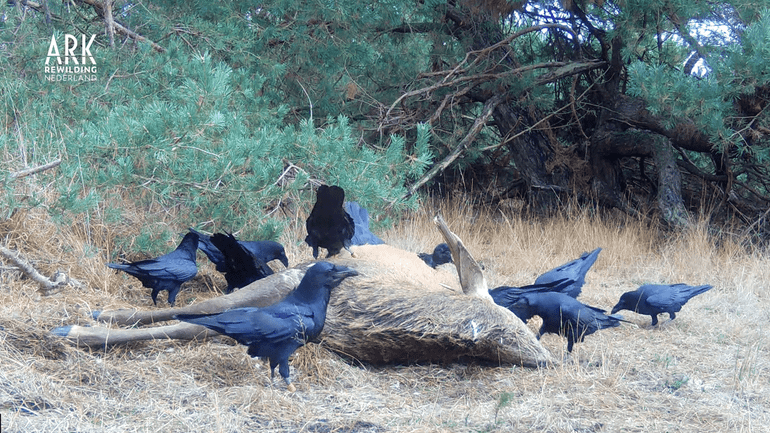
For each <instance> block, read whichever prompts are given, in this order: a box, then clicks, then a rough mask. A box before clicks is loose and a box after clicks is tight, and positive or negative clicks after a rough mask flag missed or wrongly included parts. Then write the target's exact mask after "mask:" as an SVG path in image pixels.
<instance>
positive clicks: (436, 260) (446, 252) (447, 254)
mask: <svg viewBox="0 0 770 433" xmlns="http://www.w3.org/2000/svg"><path fill="white" fill-rule="evenodd" d="M417 255H418V256H419V257H420V258H421V259H422V261H423V262H425V263H426V264H427V265H428V266H430V267H431V268H434V269H435V268H436V266H440V265H443V264H444V263H452V251H451V250H450V249H449V245H447V244H438V245H436V248H434V249H433V254H428V253H419V254H417Z"/></svg>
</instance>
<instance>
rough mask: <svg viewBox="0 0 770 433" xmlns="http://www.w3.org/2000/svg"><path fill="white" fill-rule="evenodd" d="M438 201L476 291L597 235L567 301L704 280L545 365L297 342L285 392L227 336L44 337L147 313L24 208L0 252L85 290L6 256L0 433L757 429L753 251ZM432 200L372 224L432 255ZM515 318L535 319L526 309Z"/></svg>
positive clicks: (550, 340)
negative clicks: (392, 222)
mask: <svg viewBox="0 0 770 433" xmlns="http://www.w3.org/2000/svg"><path fill="white" fill-rule="evenodd" d="M442 206H444V215H445V219H446V220H447V222H448V224H449V226H450V228H451V229H452V230H453V231H454V232H455V233H457V234H458V235H459V236H460V237H461V238H462V239H463V240H464V242H465V244H466V246H467V247H468V249H469V250H470V251H471V253H472V254H474V257H476V259H477V260H478V261H479V262H480V263H481V264H482V265H483V266H484V267H485V274H486V276H487V280H488V282H489V284H490V287H495V286H497V285H503V284H506V285H514V284H515V285H523V284H527V283H531V282H532V281H534V279H535V278H536V276H537V275H539V274H540V273H542V272H544V271H546V270H548V269H550V268H551V267H553V266H556V265H558V264H561V263H564V262H566V261H568V260H571V259H573V258H575V257H577V256H579V255H580V253H582V252H583V251H590V250H592V249H594V248H596V247H598V246H601V247H602V248H603V251H602V253H601V254H600V256H599V259H598V260H597V262H596V264H595V265H594V267H593V269H592V270H591V271H590V272H589V273H588V275H587V277H586V281H587V283H586V285H585V286H584V288H583V294H582V295H581V296H580V298H579V299H580V300H581V301H583V302H585V303H588V304H591V305H594V306H598V307H602V308H606V309H609V308H611V307H612V306H613V305H614V304H615V302H617V300H618V298H619V297H620V295H621V294H622V293H623V292H625V291H628V290H633V289H635V288H636V287H638V286H639V285H641V284H644V283H653V282H655V283H659V282H660V283H678V282H684V283H688V284H712V285H714V289H712V290H711V291H709V292H707V293H705V294H703V295H700V296H698V297H696V298H694V299H693V300H692V301H690V303H688V304H687V305H686V306H685V307H684V308H683V310H682V312H681V313H680V314H678V315H677V318H676V320H674V321H672V322H669V321H668V320H667V318H665V317H663V318H662V319H663V320H662V322H663V324H662V325H661V326H660V327H658V328H655V329H648V326H649V323H650V318H649V316H641V315H637V314H634V313H632V312H628V311H624V312H622V314H623V315H624V317H625V318H626V319H627V320H629V321H631V322H632V323H630V324H629V323H625V324H623V325H622V326H620V327H618V328H613V329H609V330H603V331H599V332H597V333H596V334H593V335H591V336H588V337H587V338H586V341H585V342H584V343H582V344H578V345H576V349H575V351H574V352H573V353H572V354H571V355H568V354H567V353H566V343H565V341H564V339H562V338H560V337H558V336H554V335H547V336H545V337H543V339H542V343H543V345H544V346H545V347H546V348H547V349H548V350H550V351H551V352H552V353H553V354H554V356H555V357H556V358H557V359H559V360H562V362H560V363H559V364H558V365H555V366H552V367H548V368H538V369H532V368H523V367H519V366H512V365H502V366H499V365H481V364H477V363H460V362H458V363H452V364H448V365H387V366H372V365H361V364H360V363H356V362H355V361H351V360H350V359H347V358H345V357H341V356H340V355H338V354H334V353H331V352H329V351H328V350H326V349H325V348H324V346H323V344H320V345H319V344H309V345H307V346H306V347H305V348H303V349H301V350H300V351H298V352H297V353H296V354H295V356H294V358H293V360H292V375H293V377H294V378H295V383H296V385H297V392H294V393H290V392H288V391H287V390H286V387H285V385H284V384H283V382H282V381H281V380H276V381H275V383H274V384H271V382H270V377H269V372H268V369H267V367H266V366H265V364H264V363H262V362H261V361H256V360H252V359H251V358H250V357H248V356H247V355H246V353H245V348H244V347H242V346H234V345H232V343H231V341H230V340H228V339H226V338H218V339H212V340H210V341H206V342H203V343H190V342H174V341H155V342H148V343H135V344H132V345H128V346H121V347H112V348H109V349H107V350H83V349H78V348H74V347H71V346H69V345H68V344H66V343H65V342H63V341H62V340H60V339H58V338H56V337H53V336H52V335H51V334H50V333H49V332H48V331H49V330H50V329H53V328H54V327H56V326H62V325H67V324H76V323H77V324H92V323H93V321H92V320H91V319H90V316H89V314H88V312H89V311H92V310H100V309H108V308H121V307H123V308H125V307H137V306H138V307H141V308H154V307H153V306H152V301H151V300H150V299H149V290H148V289H145V288H143V287H141V285H140V284H138V282H136V281H132V280H131V279H130V278H128V277H125V276H123V275H120V274H117V273H115V272H114V271H111V270H109V269H107V268H106V266H104V262H106V261H107V259H108V257H107V256H106V253H105V251H103V249H101V248H100V244H98V243H96V242H93V241H88V239H89V238H88V237H87V236H85V235H83V233H84V232H85V231H84V230H82V229H79V228H78V226H77V224H76V225H73V227H72V228H61V227H56V226H53V225H52V223H49V222H48V221H47V219H46V218H45V217H44V216H41V215H37V214H32V215H27V216H26V218H25V220H24V221H16V222H14V223H13V224H11V223H10V222H6V223H5V225H4V226H3V227H2V228H3V231H4V232H3V235H4V236H6V239H8V240H9V242H8V245H9V246H10V247H14V248H16V249H18V250H20V251H21V252H22V253H24V254H25V255H27V256H28V257H31V258H32V261H33V262H34V263H36V264H37V265H39V266H40V267H43V268H45V267H46V265H55V266H54V267H58V268H62V269H64V270H66V271H67V272H68V273H70V275H71V276H73V277H74V278H76V279H79V280H80V281H81V282H83V283H84V284H83V285H82V286H78V287H73V286H70V287H67V288H65V289H63V290H62V291H60V292H59V293H57V294H55V295H50V296H42V295H40V294H39V293H38V292H37V290H36V289H37V287H36V286H35V284H34V283H32V282H31V281H29V280H27V279H25V278H22V277H21V276H20V274H19V273H18V272H15V271H13V270H12V269H9V267H8V266H5V265H3V266H4V267H3V268H2V271H0V272H1V273H0V277H1V278H0V415H2V421H1V422H2V424H1V427H2V431H3V432H15V431H19V432H29V431H51V432H54V431H55V432H60V431H82V432H88V431H100V432H103V431H107V432H110V431H116V432H132V431H141V432H143V431H164V432H188V431H212V432H218V431H221V432H237V431H263V432H284V431H289V432H294V431H305V432H413V431H414V432H444V431H446V432H486V431H517V432H529V431H531V432H574V431H578V432H621V431H622V432H636V431H640V432H641V431H644V432H664V431H682V432H689V431H697V432H699V433H700V432H728V431H741V432H751V431H757V432H760V431H765V430H766V428H767V426H768V425H770V383H769V376H768V374H769V373H770V357H769V356H768V344H767V342H768V341H767V337H766V335H767V333H766V330H767V326H766V323H767V319H768V315H767V314H768V313H767V312H768V311H770V300H769V299H768V298H770V295H768V292H767V283H766V282H767V281H770V278H768V277H770V266H768V265H770V263H768V262H769V260H768V258H767V256H766V255H765V254H764V252H762V251H756V250H751V249H749V248H745V247H742V246H741V244H740V242H739V241H740V239H737V240H729V239H726V238H723V237H721V236H718V234H715V233H714V232H713V231H710V230H708V229H707V228H706V227H705V226H704V225H702V224H697V223H696V224H694V225H693V228H692V229H691V230H687V231H686V232H684V233H682V234H671V233H668V234H666V233H662V232H658V231H655V230H652V229H650V228H648V225H647V224H646V223H645V222H644V221H641V222H636V221H632V220H627V219H625V220H623V221H608V220H606V219H598V218H594V217H592V216H591V215H590V214H588V213H587V212H586V213H583V212H575V213H574V214H572V215H569V216H568V217H565V218H558V219H553V220H547V221H529V220H525V219H521V218H517V217H513V216H511V215H504V214H503V213H500V212H492V211H488V212H486V211H482V212H478V211H474V210H472V209H461V208H459V207H458V206H455V205H451V204H443V205H442ZM428 207H429V206H425V209H423V210H420V211H418V212H416V213H414V214H412V215H409V216H407V217H406V218H405V219H404V220H403V221H402V222H401V223H400V224H398V225H397V226H396V227H395V228H393V229H391V230H389V231H387V232H384V233H377V234H378V235H380V236H381V237H382V238H383V239H384V240H385V241H386V242H388V243H390V244H391V245H394V246H396V247H400V248H403V249H407V250H409V251H414V252H415V253H416V252H423V251H432V248H433V246H435V244H436V243H439V242H441V238H440V235H439V233H438V231H437V230H436V229H435V227H433V225H432V223H431V222H430V212H429V211H428V210H427V208H428ZM301 226H302V225H301V224H295V225H294V227H296V229H290V230H288V231H287V232H285V233H284V235H283V237H282V239H281V241H282V242H283V243H284V244H285V245H286V246H287V254H288V256H289V259H290V262H291V264H295V263H298V262H300V261H303V260H308V259H309V258H310V250H309V248H308V247H307V246H305V245H304V244H303V243H302V242H301V239H303V238H304V234H303V233H301ZM92 236H93V235H92ZM83 239H86V240H85V241H84V240H83ZM44 240H45V241H44ZM170 248H173V246H170ZM445 266H446V265H445ZM199 267H200V272H199V277H196V279H195V280H194V281H193V282H191V283H189V284H188V285H187V286H184V287H183V290H182V292H181V293H180V295H179V299H178V302H179V303H180V304H187V303H192V302H196V300H200V299H205V298H209V297H213V296H217V294H218V291H221V290H222V289H223V287H224V279H223V278H221V276H219V275H217V274H216V271H214V269H213V267H212V266H210V265H209V264H207V263H206V259H205V257H203V256H202V255H201V256H199ZM161 298H163V296H161ZM529 326H530V327H531V328H532V329H536V327H537V326H538V324H537V319H533V321H531V323H530V324H529Z"/></svg>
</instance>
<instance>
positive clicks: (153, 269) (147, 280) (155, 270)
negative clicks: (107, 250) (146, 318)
mask: <svg viewBox="0 0 770 433" xmlns="http://www.w3.org/2000/svg"><path fill="white" fill-rule="evenodd" d="M197 248H198V235H197V234H195V233H187V234H186V235H185V236H184V238H183V239H182V242H181V243H180V244H179V246H178V247H176V249H175V250H174V251H172V252H170V253H168V254H165V255H162V256H160V257H158V258H155V259H149V260H142V261H139V262H133V263H123V264H121V263H107V266H109V267H111V268H112V269H119V270H121V271H124V272H126V273H128V274H131V275H133V276H134V277H136V278H138V279H139V281H141V282H142V285H143V286H144V287H148V288H150V289H152V302H154V303H155V305H158V293H160V291H161V290H168V303H169V304H171V306H172V307H173V306H174V302H175V301H176V295H177V293H179V290H180V289H181V285H182V283H184V282H185V281H188V280H191V279H192V278H193V277H194V276H195V274H197V273H198V267H197V266H196V265H195V251H196V249H197Z"/></svg>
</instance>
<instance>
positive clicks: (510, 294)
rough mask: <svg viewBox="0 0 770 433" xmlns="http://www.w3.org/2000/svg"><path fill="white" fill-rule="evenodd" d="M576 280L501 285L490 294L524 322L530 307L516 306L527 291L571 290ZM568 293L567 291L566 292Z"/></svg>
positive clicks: (528, 316) (562, 291) (527, 317)
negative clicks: (518, 285) (520, 285)
mask: <svg viewBox="0 0 770 433" xmlns="http://www.w3.org/2000/svg"><path fill="white" fill-rule="evenodd" d="M574 283H575V282H574V281H572V280H568V279H566V278H565V279H562V280H558V281H552V282H549V283H542V284H531V285H528V286H522V287H515V286H500V287H496V288H494V289H491V290H490V291H489V295H490V296H492V300H494V301H495V304H497V305H499V306H501V307H505V308H507V309H509V310H511V312H512V313H513V314H515V315H516V316H517V317H518V318H519V319H521V320H522V321H523V322H526V321H527V320H529V318H530V317H532V316H531V315H529V308H527V307H526V306H522V305H519V306H518V307H516V306H515V305H516V303H517V302H518V301H519V300H520V299H521V297H522V295H525V294H527V293H545V292H560V293H565V292H569V291H570V290H571V289H572V285H573V284H574ZM565 294H567V293H565Z"/></svg>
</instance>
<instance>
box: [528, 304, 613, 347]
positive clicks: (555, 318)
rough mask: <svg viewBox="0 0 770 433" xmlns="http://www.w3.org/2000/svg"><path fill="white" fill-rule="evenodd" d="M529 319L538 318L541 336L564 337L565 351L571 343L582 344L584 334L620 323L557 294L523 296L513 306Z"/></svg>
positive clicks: (595, 309) (594, 308) (589, 307)
mask: <svg viewBox="0 0 770 433" xmlns="http://www.w3.org/2000/svg"><path fill="white" fill-rule="evenodd" d="M513 307H514V308H516V309H517V310H519V311H521V312H522V315H523V316H524V317H526V319H524V320H525V321H526V320H529V319H530V318H531V317H532V316H540V318H541V319H543V325H542V326H541V327H540V330H539V331H538V336H537V337H538V338H540V336H541V335H542V334H545V333H552V334H559V335H561V336H564V337H566V338H567V351H568V352H572V346H573V345H574V344H575V343H581V342H583V338H584V337H585V336H586V335H591V334H593V333H594V332H596V331H598V330H600V329H604V328H612V327H615V326H618V325H620V323H619V322H621V321H624V320H622V319H620V318H618V317H614V316H607V315H606V314H604V313H605V312H604V310H602V309H599V308H596V307H591V306H588V305H585V304H582V303H581V302H579V301H577V300H576V299H575V298H573V297H571V296H569V295H565V294H564V293H558V292H546V293H526V294H523V295H521V297H520V299H519V300H518V301H517V302H516V303H515V304H514V305H513Z"/></svg>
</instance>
